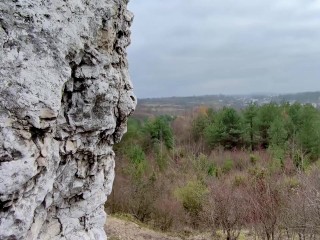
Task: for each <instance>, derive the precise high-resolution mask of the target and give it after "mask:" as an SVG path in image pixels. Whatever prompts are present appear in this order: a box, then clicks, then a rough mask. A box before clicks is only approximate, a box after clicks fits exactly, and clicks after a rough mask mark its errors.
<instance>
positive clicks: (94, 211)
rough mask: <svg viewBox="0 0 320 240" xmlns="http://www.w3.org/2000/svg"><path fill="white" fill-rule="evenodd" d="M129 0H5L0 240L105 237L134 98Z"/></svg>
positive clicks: (0, 31) (1, 6)
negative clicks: (118, 151)
mask: <svg viewBox="0 0 320 240" xmlns="http://www.w3.org/2000/svg"><path fill="white" fill-rule="evenodd" d="M127 2H128V0H54V1H52V0H0V239H1V240H4V239H41V240H45V239H105V238H106V236H105V232H104V229H103V225H104V224H105V218H106V215H105V212H104V207H103V205H104V203H105V201H106V200H107V196H108V194H110V191H111V187H112V182H113V178H114V153H113V151H112V145H113V144H114V143H115V142H117V141H119V140H120V138H121V136H122V135H123V133H124V132H125V130H126V120H127V116H128V115H129V114H130V113H131V112H132V111H133V109H134V108H135V105H136V99H135V97H134V95H133V93H132V85H131V82H130V79H129V75H128V69H127V66H128V64H127V60H126V47H127V46H128V45H129V43H130V31H129V27H130V24H131V21H132V19H133V15H132V14H131V13H130V12H129V11H127V9H126V6H127Z"/></svg>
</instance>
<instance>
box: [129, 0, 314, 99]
mask: <svg viewBox="0 0 320 240" xmlns="http://www.w3.org/2000/svg"><path fill="white" fill-rule="evenodd" d="M129 9H130V10H131V11H133V12H134V14H135V20H134V24H133V27H132V45H131V46H130V47H129V49H128V57H129V63H130V72H131V75H132V79H133V82H134V85H135V91H136V93H137V95H138V97H162V96H187V95H202V94H219V93H224V94H239V93H240V94H242V93H252V92H299V91H309V90H313V91H314V90H320V0H269V1H263V0H246V1H238V0H224V1H220V0H167V1H164V0H148V1H146V0H131V2H130V4H129Z"/></svg>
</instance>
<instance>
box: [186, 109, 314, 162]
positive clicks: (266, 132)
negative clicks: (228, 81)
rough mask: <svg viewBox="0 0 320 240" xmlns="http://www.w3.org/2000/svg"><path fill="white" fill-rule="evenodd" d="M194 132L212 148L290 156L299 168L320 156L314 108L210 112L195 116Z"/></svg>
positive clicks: (196, 137) (197, 138) (196, 138)
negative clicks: (269, 152) (218, 147)
mask: <svg viewBox="0 0 320 240" xmlns="http://www.w3.org/2000/svg"><path fill="white" fill-rule="evenodd" d="M192 131H193V136H194V138H195V140H196V141H197V140H199V139H204V140H205V143H206V145H207V147H210V148H214V147H217V146H221V147H223V148H224V149H229V150H230V149H235V148H236V149H248V150H251V151H254V150H258V149H271V150H272V151H274V153H275V154H276V155H277V157H278V158H279V159H280V160H281V159H283V158H284V157H285V154H289V155H290V157H291V158H292V159H293V160H294V161H295V164H296V166H297V167H298V168H303V167H304V166H303V164H304V163H305V164H307V161H309V162H310V161H315V160H317V159H318V158H319V156H320V113H319V110H317V109H316V108H314V107H313V106H312V105H300V104H293V105H290V104H283V105H277V104H272V103H271V104H266V105H263V106H257V105H251V106H249V107H247V108H246V109H245V110H243V111H241V112H237V111H236V110H234V109H233V108H223V109H222V110H220V111H216V112H215V111H213V110H210V109H209V110H205V111H202V113H200V114H199V115H198V117H196V119H195V120H194V121H193V126H192ZM303 160H304V161H305V162H304V163H303V162H302V161H303Z"/></svg>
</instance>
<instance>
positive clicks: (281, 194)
mask: <svg viewBox="0 0 320 240" xmlns="http://www.w3.org/2000/svg"><path fill="white" fill-rule="evenodd" d="M115 152H116V156H117V160H116V178H115V182H114V188H113V189H114V190H113V192H112V194H111V196H110V197H109V200H108V203H107V205H106V209H107V212H109V213H111V214H126V215H130V216H131V217H132V218H134V219H136V220H137V221H140V222H142V223H144V224H146V225H148V226H151V227H152V228H154V229H158V230H161V231H168V232H176V233H179V234H191V233H192V232H195V231H198V232H201V231H209V232H211V233H212V239H227V240H236V239H246V238H244V237H243V236H244V234H246V236H251V238H252V239H267V240H271V239H272V240H274V239H299V240H302V239H320V111H319V109H316V108H314V107H313V106H312V105H308V104H305V105H303V104H298V103H296V104H289V103H283V104H276V103H270V104H266V105H262V106H258V105H254V104H251V105H250V106H248V107H247V108H245V109H242V110H236V109H233V108H229V107H224V108H223V109H220V110H213V109H210V108H206V107H199V108H197V109H194V110H192V111H190V112H188V113H186V114H184V115H181V116H175V117H172V116H166V115H165V116H154V117H150V118H148V119H142V118H137V117H134V116H133V117H132V118H131V119H130V120H129V122H128V131H127V134H126V135H125V136H124V138H123V139H122V141H121V143H120V144H118V145H116V146H115Z"/></svg>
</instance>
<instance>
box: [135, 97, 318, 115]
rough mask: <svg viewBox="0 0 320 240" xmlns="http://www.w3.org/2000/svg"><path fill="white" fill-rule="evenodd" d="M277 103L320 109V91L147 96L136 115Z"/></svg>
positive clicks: (181, 112) (139, 105)
mask: <svg viewBox="0 0 320 240" xmlns="http://www.w3.org/2000/svg"><path fill="white" fill-rule="evenodd" d="M270 102H275V103H288V104H294V103H300V104H311V105H312V106H313V107H315V108H319V109H320V91H318V92H303V93H294V94H248V95H222V94H219V95H205V96H190V97H168V98H145V99H139V100H138V106H137V109H136V113H135V114H136V115H161V114H169V115H180V114H183V113H185V112H188V111H190V110H193V109H195V108H198V107H201V106H205V107H208V108H213V109H221V108H223V107H225V106H227V107H233V108H236V109H243V108H245V107H247V106H248V105H250V104H257V105H263V104H267V103H270Z"/></svg>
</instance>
